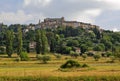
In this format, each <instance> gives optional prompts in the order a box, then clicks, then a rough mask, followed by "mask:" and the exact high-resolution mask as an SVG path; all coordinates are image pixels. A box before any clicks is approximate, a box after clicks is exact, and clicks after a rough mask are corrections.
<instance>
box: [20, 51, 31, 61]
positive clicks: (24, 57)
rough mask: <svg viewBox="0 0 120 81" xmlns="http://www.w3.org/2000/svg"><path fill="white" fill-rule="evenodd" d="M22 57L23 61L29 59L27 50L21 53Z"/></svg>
mask: <svg viewBox="0 0 120 81" xmlns="http://www.w3.org/2000/svg"><path fill="white" fill-rule="evenodd" d="M20 59H21V61H28V60H29V57H28V54H27V52H22V53H21V54H20Z"/></svg>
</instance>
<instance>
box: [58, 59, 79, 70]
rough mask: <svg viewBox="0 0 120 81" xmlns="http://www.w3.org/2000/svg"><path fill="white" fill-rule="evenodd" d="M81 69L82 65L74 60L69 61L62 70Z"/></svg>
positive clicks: (62, 66)
mask: <svg viewBox="0 0 120 81" xmlns="http://www.w3.org/2000/svg"><path fill="white" fill-rule="evenodd" d="M73 67H80V64H79V63H78V62H77V61H74V60H68V61H67V62H66V63H65V64H63V65H61V66H60V68H73Z"/></svg>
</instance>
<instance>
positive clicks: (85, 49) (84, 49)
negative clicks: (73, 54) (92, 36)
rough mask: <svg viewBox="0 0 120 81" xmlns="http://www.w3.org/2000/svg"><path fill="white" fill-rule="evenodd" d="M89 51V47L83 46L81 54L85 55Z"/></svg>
mask: <svg viewBox="0 0 120 81" xmlns="http://www.w3.org/2000/svg"><path fill="white" fill-rule="evenodd" d="M87 50H88V47H87V46H86V45H85V44H82V45H81V54H83V53H85V52H86V51H87Z"/></svg>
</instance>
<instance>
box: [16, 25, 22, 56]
mask: <svg viewBox="0 0 120 81" xmlns="http://www.w3.org/2000/svg"><path fill="white" fill-rule="evenodd" d="M17 41H18V44H17V54H18V55H19V56H20V55H21V53H22V45H23V42H22V31H21V27H19V28H18V33H17Z"/></svg>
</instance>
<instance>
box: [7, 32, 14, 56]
mask: <svg viewBox="0 0 120 81" xmlns="http://www.w3.org/2000/svg"><path fill="white" fill-rule="evenodd" d="M13 38H14V33H13V31H10V30H7V32H6V53H7V54H8V57H11V55H12V54H13Z"/></svg>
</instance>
